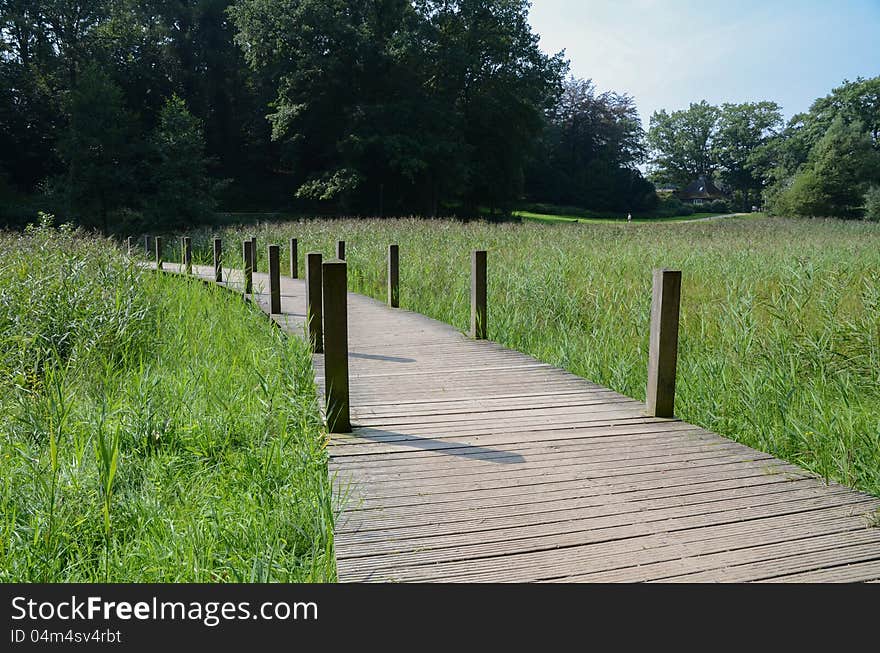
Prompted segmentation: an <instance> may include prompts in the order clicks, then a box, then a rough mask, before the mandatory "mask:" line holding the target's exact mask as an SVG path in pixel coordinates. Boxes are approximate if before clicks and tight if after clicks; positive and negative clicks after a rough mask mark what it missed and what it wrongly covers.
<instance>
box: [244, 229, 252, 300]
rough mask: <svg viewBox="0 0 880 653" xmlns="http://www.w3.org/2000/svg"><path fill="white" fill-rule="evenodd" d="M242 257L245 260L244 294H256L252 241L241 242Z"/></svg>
mask: <svg viewBox="0 0 880 653" xmlns="http://www.w3.org/2000/svg"><path fill="white" fill-rule="evenodd" d="M241 257H242V259H243V260H244V269H243V272H244V294H245V295H250V294H251V293H253V292H254V275H253V264H252V263H251V241H249V240H243V241H241Z"/></svg>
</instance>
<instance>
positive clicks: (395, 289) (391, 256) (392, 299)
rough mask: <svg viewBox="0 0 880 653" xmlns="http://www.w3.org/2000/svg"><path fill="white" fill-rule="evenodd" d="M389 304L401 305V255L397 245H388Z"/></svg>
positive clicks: (393, 306) (393, 305) (395, 306)
mask: <svg viewBox="0 0 880 653" xmlns="http://www.w3.org/2000/svg"><path fill="white" fill-rule="evenodd" d="M388 305H389V306H391V307H392V308H398V307H399V306H400V257H399V251H398V247H397V245H388Z"/></svg>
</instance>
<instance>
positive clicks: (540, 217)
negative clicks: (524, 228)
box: [513, 211, 722, 224]
mask: <svg viewBox="0 0 880 653" xmlns="http://www.w3.org/2000/svg"><path fill="white" fill-rule="evenodd" d="M513 214H514V215H516V216H519V217H521V218H523V219H525V220H531V221H534V222H568V223H575V222H583V223H588V224H589V223H593V224H602V223H605V224H607V223H617V224H621V223H626V221H627V220H626V216H625V215H624V216H617V217H608V218H581V217H578V216H574V215H550V214H547V213H532V212H530V211H514V213H513ZM716 215H722V214H721V213H694V214H692V215H676V216H672V217H668V218H637V217H633V219H632V221H633V222H644V223H657V222H689V221H691V220H700V219H702V218H712V217H714V216H716Z"/></svg>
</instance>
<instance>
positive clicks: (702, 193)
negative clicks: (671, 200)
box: [678, 175, 727, 200]
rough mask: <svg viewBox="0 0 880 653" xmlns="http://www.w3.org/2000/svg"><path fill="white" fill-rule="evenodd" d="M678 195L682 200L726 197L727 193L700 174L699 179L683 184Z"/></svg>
mask: <svg viewBox="0 0 880 653" xmlns="http://www.w3.org/2000/svg"><path fill="white" fill-rule="evenodd" d="M678 196H679V198H680V199H683V200H717V199H723V198H725V197H727V193H725V192H724V191H723V190H721V189H720V188H718V186H716V185H715V184H713V183H712V180H711V179H707V178H706V177H705V175H701V176H700V178H699V179H696V180H694V181H692V182H691V183H689V184H688V185H687V186H685V188H684V190H682V191H680V192H679V193H678Z"/></svg>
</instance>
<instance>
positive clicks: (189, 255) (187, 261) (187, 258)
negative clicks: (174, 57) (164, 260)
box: [182, 236, 193, 274]
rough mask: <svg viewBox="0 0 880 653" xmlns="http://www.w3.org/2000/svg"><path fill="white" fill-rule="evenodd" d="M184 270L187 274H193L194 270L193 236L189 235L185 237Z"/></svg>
mask: <svg viewBox="0 0 880 653" xmlns="http://www.w3.org/2000/svg"><path fill="white" fill-rule="evenodd" d="M182 262H183V270H184V272H186V274H192V271H193V250H192V238H190V237H189V236H184V237H183V261H182Z"/></svg>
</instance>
